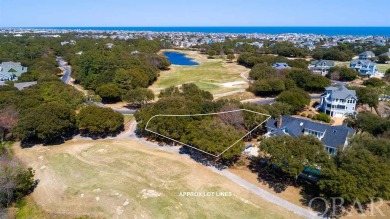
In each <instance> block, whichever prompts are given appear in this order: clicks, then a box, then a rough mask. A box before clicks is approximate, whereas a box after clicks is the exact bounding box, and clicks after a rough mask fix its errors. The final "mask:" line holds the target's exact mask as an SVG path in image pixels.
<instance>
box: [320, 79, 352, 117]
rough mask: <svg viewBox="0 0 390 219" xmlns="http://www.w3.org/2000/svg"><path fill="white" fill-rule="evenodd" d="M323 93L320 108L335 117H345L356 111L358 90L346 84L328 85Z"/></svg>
mask: <svg viewBox="0 0 390 219" xmlns="http://www.w3.org/2000/svg"><path fill="white" fill-rule="evenodd" d="M325 90H326V91H325V93H324V94H322V95H321V104H320V106H319V110H320V111H322V112H324V113H326V114H328V115H330V116H331V117H335V118H345V117H346V116H348V115H351V114H355V113H356V102H357V97H356V91H355V90H348V89H347V88H346V87H344V86H340V87H327V88H326V89H325Z"/></svg>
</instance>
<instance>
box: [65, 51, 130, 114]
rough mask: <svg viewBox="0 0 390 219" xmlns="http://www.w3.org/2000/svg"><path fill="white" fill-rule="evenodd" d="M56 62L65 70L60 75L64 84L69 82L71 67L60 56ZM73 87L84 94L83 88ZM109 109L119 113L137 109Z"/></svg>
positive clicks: (99, 104)
mask: <svg viewBox="0 0 390 219" xmlns="http://www.w3.org/2000/svg"><path fill="white" fill-rule="evenodd" d="M57 62H58V66H59V67H62V68H63V69H64V70H65V73H64V75H63V76H62V77H61V81H62V82H64V83H65V84H69V82H70V79H72V78H71V77H70V75H71V74H72V67H71V66H70V65H67V64H66V62H65V61H64V59H63V58H62V57H57ZM74 88H76V89H77V90H79V91H81V92H83V93H84V94H86V92H84V91H83V90H80V89H79V88H78V87H76V86H74ZM86 95H87V94H86ZM88 101H89V102H91V103H93V104H94V105H96V106H99V107H107V106H105V105H104V104H102V103H97V102H93V101H91V100H89V99H88ZM111 109H113V110H114V111H116V112H119V113H121V114H134V113H135V112H137V110H131V109H117V108H112V107H111Z"/></svg>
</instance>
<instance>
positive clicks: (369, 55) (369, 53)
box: [359, 51, 375, 60]
mask: <svg viewBox="0 0 390 219" xmlns="http://www.w3.org/2000/svg"><path fill="white" fill-rule="evenodd" d="M372 58H375V54H374V53H373V52H372V51H365V52H363V53H360V54H359V59H361V60H366V59H372Z"/></svg>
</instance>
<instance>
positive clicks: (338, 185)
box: [318, 146, 390, 205]
mask: <svg viewBox="0 0 390 219" xmlns="http://www.w3.org/2000/svg"><path fill="white" fill-rule="evenodd" d="M389 167H390V165H389V161H388V160H385V159H381V158H380V157H378V156H375V155H373V154H372V153H371V152H370V151H368V150H367V149H364V148H361V147H359V146H357V147H355V146H352V147H348V148H347V149H345V150H344V151H340V152H339V153H338V154H337V155H336V157H335V162H334V165H332V166H329V167H325V168H322V169H321V180H320V181H319V183H318V184H319V187H320V189H321V191H322V192H323V194H324V195H325V196H326V197H327V198H331V197H341V198H343V199H344V201H345V202H346V205H348V204H352V203H353V202H354V201H355V200H356V199H359V201H360V202H361V203H363V204H365V203H368V202H370V201H371V198H372V197H382V198H384V199H388V198H389V196H390V195H389V194H390V189H389V188H390V171H389Z"/></svg>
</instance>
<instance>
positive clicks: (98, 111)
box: [77, 105, 124, 137]
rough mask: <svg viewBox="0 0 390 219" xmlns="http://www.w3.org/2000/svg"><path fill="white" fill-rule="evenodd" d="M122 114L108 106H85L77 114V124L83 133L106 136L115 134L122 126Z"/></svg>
mask: <svg viewBox="0 0 390 219" xmlns="http://www.w3.org/2000/svg"><path fill="white" fill-rule="evenodd" d="M123 123H124V118H123V115H122V114H120V113H118V112H115V111H114V110H112V109H110V108H101V107H98V106H94V105H91V106H87V107H84V108H82V109H81V110H80V112H79V113H78V114H77V124H78V126H79V128H80V131H81V133H82V134H83V135H87V136H94V137H96V136H99V137H100V136H107V135H113V134H117V133H118V132H119V131H121V129H122V128H123Z"/></svg>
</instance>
